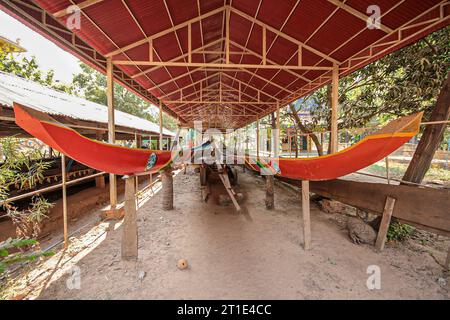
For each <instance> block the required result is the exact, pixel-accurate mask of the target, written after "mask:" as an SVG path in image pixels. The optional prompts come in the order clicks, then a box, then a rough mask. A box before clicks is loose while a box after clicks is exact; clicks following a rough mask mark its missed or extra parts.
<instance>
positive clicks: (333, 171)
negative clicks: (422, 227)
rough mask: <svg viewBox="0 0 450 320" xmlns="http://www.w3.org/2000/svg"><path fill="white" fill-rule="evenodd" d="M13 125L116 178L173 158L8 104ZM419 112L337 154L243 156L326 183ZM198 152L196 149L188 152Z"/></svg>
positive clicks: (376, 155)
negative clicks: (95, 135) (93, 135)
mask: <svg viewBox="0 0 450 320" xmlns="http://www.w3.org/2000/svg"><path fill="white" fill-rule="evenodd" d="M14 112H15V116H16V123H17V124H18V125H19V126H20V127H21V128H23V129H24V130H25V131H27V132H28V133H29V134H31V135H32V136H34V137H36V138H38V139H39V140H41V141H42V142H44V143H45V144H47V145H49V146H51V147H52V148H54V149H55V150H58V151H60V152H62V153H64V154H65V155H67V156H69V157H70V158H72V159H74V160H76V161H78V162H80V163H83V164H85V165H87V166H89V167H91V168H94V169H97V170H101V171H105V172H108V173H114V174H119V175H140V174H146V173H149V172H155V171H159V170H161V169H163V168H164V167H165V166H167V165H169V164H170V163H171V162H172V161H173V160H174V159H173V158H172V153H171V152H170V151H156V150H147V149H136V148H127V147H122V146H117V145H113V144H109V143H104V142H100V141H96V140H92V139H89V138H87V137H84V136H82V135H80V134H79V133H78V132H76V131H75V130H73V129H71V128H68V127H66V126H64V125H62V124H60V123H58V122H56V121H55V120H54V119H53V118H52V117H50V116H48V115H47V114H44V113H42V112H39V111H36V110H34V109H31V108H28V107H25V106H22V105H19V104H16V103H15V104H14ZM421 119H422V113H418V114H415V115H411V116H407V117H403V118H399V119H397V120H394V121H392V122H391V123H389V124H388V125H386V126H385V127H384V128H382V129H381V130H379V131H378V132H376V133H375V134H373V135H370V136H367V137H366V138H364V139H363V140H361V141H360V142H358V143H356V144H355V145H353V146H351V147H349V148H347V149H345V150H342V151H340V152H338V153H335V154H331V155H326V156H322V157H316V158H300V159H298V158H297V159H290V158H279V159H268V160H267V161H264V159H256V158H255V157H246V159H245V160H246V163H247V164H248V166H249V167H250V168H251V169H253V170H257V171H261V170H266V169H269V170H270V169H271V170H272V171H273V172H274V173H275V174H278V175H280V176H283V177H286V178H291V179H299V180H311V181H320V180H332V179H336V178H338V177H342V176H345V175H347V174H350V173H352V172H355V171H358V170H360V169H362V168H365V167H367V166H370V165H372V164H374V163H376V162H378V161H379V160H382V159H383V158H385V157H386V156H388V155H389V154H391V153H392V152H394V151H395V150H396V149H398V148H399V147H400V146H402V145H403V144H405V143H406V142H408V141H409V140H410V139H411V138H412V137H414V136H415V135H416V134H417V133H418V132H419V126H420V122H421ZM199 148H200V149H202V148H204V146H199V147H197V148H195V149H193V150H194V151H197V150H199Z"/></svg>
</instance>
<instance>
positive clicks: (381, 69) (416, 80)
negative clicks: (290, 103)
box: [300, 27, 450, 130]
mask: <svg viewBox="0 0 450 320" xmlns="http://www.w3.org/2000/svg"><path fill="white" fill-rule="evenodd" d="M449 38H450V27H447V28H444V29H442V30H440V31H437V32H435V33H433V34H431V35H429V36H428V37H426V38H425V39H423V40H420V41H419V42H417V43H416V44H414V45H412V46H408V47H406V48H403V49H401V50H399V51H397V52H394V53H392V54H390V55H388V56H386V57H384V58H382V59H380V60H378V61H376V62H374V63H372V64H370V65H368V66H366V67H365V68H363V69H361V70H358V71H356V72H354V73H352V74H350V75H348V76H346V77H344V78H342V79H340V82H339V85H340V87H339V107H340V109H339V127H340V128H356V127H364V126H367V125H369V124H371V123H372V122H374V123H377V124H382V123H384V122H386V121H388V120H390V119H391V118H393V117H397V116H403V115H406V114H411V113H414V112H419V111H425V113H426V114H429V113H430V112H431V109H432V108H433V106H434V105H435V102H436V99H437V97H438V94H439V92H440V90H441V87H442V83H443V81H444V80H445V79H446V77H447V74H448V71H449V69H450V46H449V45H448V39H449ZM329 93H330V92H329V87H324V88H321V89H320V90H317V91H316V92H314V93H312V94H311V95H309V96H307V97H305V99H304V100H302V103H301V104H300V110H308V111H310V112H311V114H312V116H313V123H312V125H310V126H309V129H312V130H317V129H318V128H319V127H322V128H325V129H328V128H329V123H330V117H331V114H330V113H331V111H330V107H329V105H330V101H329V99H330V96H329Z"/></svg>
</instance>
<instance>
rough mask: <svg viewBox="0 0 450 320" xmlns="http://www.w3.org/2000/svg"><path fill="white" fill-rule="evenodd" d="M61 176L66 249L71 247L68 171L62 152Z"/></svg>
mask: <svg viewBox="0 0 450 320" xmlns="http://www.w3.org/2000/svg"><path fill="white" fill-rule="evenodd" d="M61 176H62V197H63V224H64V249H67V248H68V247H69V232H68V222H67V188H66V183H67V173H66V156H65V155H64V154H63V153H61Z"/></svg>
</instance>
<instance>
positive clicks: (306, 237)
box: [302, 180, 311, 250]
mask: <svg viewBox="0 0 450 320" xmlns="http://www.w3.org/2000/svg"><path fill="white" fill-rule="evenodd" d="M302 213H303V241H304V249H305V250H310V249H311V212H310V206H309V181H307V180H302Z"/></svg>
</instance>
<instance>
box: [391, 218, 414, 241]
mask: <svg viewBox="0 0 450 320" xmlns="http://www.w3.org/2000/svg"><path fill="white" fill-rule="evenodd" d="M413 231H414V228H413V227H411V226H410V225H407V224H402V223H399V222H397V221H394V222H392V223H391V224H390V225H389V229H388V232H387V240H388V241H398V242H403V241H405V240H406V239H408V238H409V237H410V236H411V234H412V233H413Z"/></svg>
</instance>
